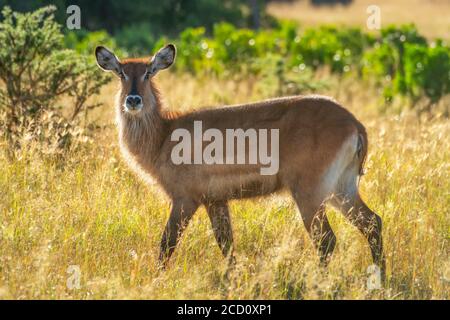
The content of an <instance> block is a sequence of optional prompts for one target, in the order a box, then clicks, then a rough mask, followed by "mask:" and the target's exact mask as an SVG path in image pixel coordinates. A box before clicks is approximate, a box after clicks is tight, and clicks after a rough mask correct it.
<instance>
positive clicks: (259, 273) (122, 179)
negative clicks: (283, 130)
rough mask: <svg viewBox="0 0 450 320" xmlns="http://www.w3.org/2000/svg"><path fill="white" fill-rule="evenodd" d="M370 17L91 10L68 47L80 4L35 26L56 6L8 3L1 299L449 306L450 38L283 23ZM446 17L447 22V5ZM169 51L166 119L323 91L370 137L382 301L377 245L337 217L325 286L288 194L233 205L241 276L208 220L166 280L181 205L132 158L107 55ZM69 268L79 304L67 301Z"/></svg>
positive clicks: (1, 89)
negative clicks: (226, 259) (382, 246)
mask: <svg viewBox="0 0 450 320" xmlns="http://www.w3.org/2000/svg"><path fill="white" fill-rule="evenodd" d="M361 2H364V0H361V1H354V2H353V3H350V2H348V3H346V4H345V6H332V7H329V6H325V7H320V8H318V9H317V7H316V5H317V4H318V2H311V3H312V4H311V3H310V4H305V3H306V2H305V1H304V2H298V3H296V2H295V3H290V4H285V3H281V4H279V3H277V2H271V3H269V5H268V6H266V4H265V3H264V2H262V1H248V2H244V3H241V2H238V1H215V0H202V1H195V2H194V1H167V2H164V3H163V4H162V3H160V2H157V3H156V2H155V4H154V5H148V4H147V3H148V2H144V1H136V2H133V5H131V2H130V3H129V4H127V3H125V2H119V1H103V2H92V1H90V2H89V3H88V2H85V1H78V2H76V4H78V5H80V7H81V9H82V26H83V29H82V30H80V31H70V30H67V29H66V28H65V27H64V23H65V18H66V14H65V8H66V1H51V3H53V4H56V5H57V7H56V8H54V9H52V8H46V9H39V10H38V11H35V12H34V13H31V10H34V9H37V8H39V7H42V6H43V5H45V4H48V3H50V1H13V2H10V1H5V0H1V1H0V5H4V4H9V5H11V7H12V8H13V9H14V10H19V11H21V12H23V13H22V14H18V13H13V12H12V11H11V10H10V9H6V8H4V9H3V11H2V18H1V19H2V20H1V23H0V42H1V43H2V47H1V48H0V134H1V138H0V248H1V249H0V297H2V298H16V299H21V298H84V299H92V298H230V299H253V298H267V299H268V298H277V299H279V298H281V299H307V298H327V299H341V298H387V299H432V298H441V299H442V298H444V299H448V298H449V281H450V280H449V279H450V263H449V261H450V259H449V258H450V257H449V252H450V250H449V240H450V212H449V210H448V208H449V205H450V203H449V197H448V190H449V187H450V185H449V181H450V179H449V178H450V177H449V172H450V170H449V156H450V155H449V152H448V150H450V145H449V140H448V136H449V134H450V132H449V131H450V126H449V119H448V116H449V105H450V103H449V93H450V92H449V91H450V48H449V46H448V43H447V41H448V40H449V39H448V38H446V37H444V38H443V39H440V38H439V36H440V35H441V33H440V32H438V31H439V30H442V28H444V29H445V28H447V29H450V25H449V24H448V21H447V24H446V25H444V26H443V27H442V23H441V24H439V28H433V29H432V30H435V31H436V33H435V34H433V31H432V30H431V29H430V28H427V27H426V26H427V24H425V23H422V24H421V25H422V26H425V27H422V29H421V28H417V27H416V26H414V25H413V24H410V22H411V19H403V20H401V21H400V22H401V23H402V24H401V25H385V24H384V23H383V28H382V30H380V31H379V32H372V31H368V30H366V29H365V24H362V23H357V24H354V25H341V24H332V23H330V21H328V20H325V19H323V21H318V22H317V23H309V22H308V20H307V19H304V20H305V21H306V22H308V23H307V24H308V25H307V26H303V25H302V23H300V24H299V23H298V22H297V21H295V20H297V19H296V18H295V17H292V16H290V17H291V18H294V19H293V20H294V21H286V20H283V19H279V18H276V17H277V16H278V17H279V16H280V15H281V16H283V15H285V16H289V15H292V13H289V14H283V12H286V10H287V9H286V8H291V10H287V12H290V11H294V8H299V7H301V8H302V10H301V12H300V11H299V16H300V17H303V15H304V14H305V12H304V11H305V10H310V11H309V12H310V15H311V16H312V15H313V13H314V15H316V13H317V15H316V16H321V12H323V11H325V12H327V10H331V11H332V12H340V13H341V15H338V18H339V19H343V16H342V12H344V13H345V12H353V11H352V10H354V8H358V6H360V3H361ZM379 2H381V3H380V5H381V7H382V10H383V8H384V6H386V7H388V6H390V5H391V3H390V2H388V1H386V2H385V1H379ZM100 3H102V4H101V5H100ZM70 4H72V3H70ZM289 6H290V7H289ZM431 6H435V8H436V12H435V16H436V18H435V19H433V20H435V21H440V16H439V13H440V12H442V14H444V12H445V10H442V4H441V3H440V2H439V1H437V2H436V4H433V5H431ZM150 8H151V9H152V10H150ZM388 8H389V7H388ZM136 9H139V10H136ZM406 9H408V10H411V8H406V7H402V6H401V5H400V6H399V7H397V9H396V10H397V12H400V11H402V10H406ZM414 10H416V13H417V12H420V11H422V10H432V9H430V8H427V9H420V8H416V9H414ZM150 11H151V12H150ZM297 11H298V10H297ZM53 13H54V14H55V17H53ZM119 13H120V14H119ZM280 13H281V14H280ZM360 14H361V15H362V16H363V17H366V16H367V15H366V14H365V11H364V10H363V11H362V12H361V13H360ZM106 16H107V17H115V18H114V19H110V18H108V19H105V18H104V17H106ZM351 16H354V12H353V13H352V14H351ZM382 17H384V16H382ZM429 19H431V18H429ZM302 21H303V20H302V19H300V22H302ZM418 21H419V22H420V21H422V20H420V19H418ZM323 22H326V24H324V23H323ZM168 41H171V42H175V43H176V45H177V47H178V50H179V51H178V57H177V61H176V64H175V66H174V68H172V69H171V70H170V72H164V73H161V75H158V78H157V81H158V83H159V85H160V87H161V90H162V92H163V93H164V101H165V103H166V105H167V107H168V108H171V109H174V110H181V111H189V110H191V109H193V108H201V107H202V106H207V105H223V104H235V103H244V102H249V101H255V100H259V99H264V98H269V97H274V96H279V95H287V94H307V93H313V92H316V93H321V94H328V95H331V96H334V97H335V98H337V99H338V100H339V101H340V102H341V103H343V104H344V105H345V106H346V107H348V108H349V109H350V110H351V111H352V112H354V113H355V114H356V116H357V117H358V118H359V119H361V120H362V122H363V123H364V124H365V125H366V126H367V127H368V131H369V139H370V142H371V144H370V153H369V159H368V163H367V167H368V168H367V169H368V170H367V171H368V174H367V175H366V176H365V177H364V178H363V179H362V182H361V184H362V189H363V195H364V198H365V199H367V201H368V203H369V204H370V206H371V207H373V208H374V209H375V211H377V212H378V213H380V215H381V216H382V217H383V219H384V221H385V224H384V225H385V229H384V236H385V242H386V252H387V258H388V282H387V284H386V286H385V287H384V288H383V289H381V290H375V291H370V290H368V289H367V287H366V281H367V274H366V269H367V266H368V265H370V263H371V262H370V256H369V252H368V248H367V246H366V243H365V241H364V239H363V238H362V237H361V236H360V235H359V234H358V232H357V231H356V230H354V229H353V228H352V227H350V225H348V224H347V223H346V221H345V220H344V219H343V218H342V216H340V215H338V214H336V213H335V212H334V211H333V210H330V212H329V216H330V219H331V220H332V225H333V227H334V229H335V230H336V233H337V236H338V242H339V245H338V248H337V252H336V255H335V256H334V258H333V262H332V264H331V266H330V269H329V270H328V271H326V272H325V271H324V270H322V269H320V268H319V267H318V265H317V258H316V255H315V253H314V249H313V248H312V245H311V243H310V241H309V239H308V236H307V234H306V232H305V231H304V229H303V226H302V223H301V219H300V218H299V217H298V215H297V213H296V209H295V206H294V204H293V203H292V201H291V200H290V199H289V196H288V195H277V196H272V197H269V198H266V199H257V200H254V201H240V202H235V203H232V217H233V226H234V230H235V234H236V236H235V238H236V245H237V260H238V262H237V266H236V268H235V269H234V270H232V271H231V272H227V270H226V264H225V263H223V265H221V264H220V263H219V264H218V263H217V261H222V259H221V257H220V252H219V250H218V248H217V246H216V244H215V240H214V237H213V235H212V231H211V230H210V226H209V222H208V221H207V218H206V214H205V213H204V212H203V211H201V212H199V213H198V214H197V216H196V219H194V222H193V223H192V225H190V227H189V228H188V230H187V233H186V235H185V236H184V237H183V240H182V242H181V247H180V250H178V251H177V252H176V254H175V256H174V260H173V261H172V263H171V266H170V268H169V269H168V270H167V271H165V272H160V271H158V270H157V269H156V257H157V254H158V247H159V239H160V236H161V232H162V229H163V226H164V224H165V220H166V218H167V215H168V210H169V203H168V201H167V199H166V198H165V196H164V195H163V194H161V192H160V190H159V189H158V187H157V186H156V185H152V186H149V187H147V186H145V185H144V184H143V183H142V182H141V181H139V180H138V179H137V178H136V177H135V176H134V175H133V174H132V173H131V172H130V170H129V169H128V168H126V166H125V165H124V163H123V162H122V160H121V159H120V155H119V152H118V147H117V144H116V142H115V141H116V139H115V136H116V131H115V128H114V120H113V119H114V111H113V102H114V95H115V92H116V89H117V85H116V84H113V83H111V84H109V82H110V80H111V79H110V78H109V77H107V76H105V75H104V74H102V73H101V72H99V71H98V70H97V68H96V66H95V62H94V60H93V54H92V52H93V49H94V48H95V46H96V45H98V44H103V45H106V46H108V47H110V48H111V49H114V50H115V51H116V53H117V54H118V55H119V56H120V57H125V56H138V55H149V54H151V52H153V51H155V50H156V49H158V48H159V47H160V46H162V45H163V43H166V42H168ZM114 82H115V81H114ZM98 93H100V94H98ZM71 265H78V266H80V270H81V276H82V279H81V288H80V289H74V290H71V289H70V288H68V287H67V285H66V282H67V279H68V277H69V276H70V274H69V273H67V272H68V268H69V266H71Z"/></svg>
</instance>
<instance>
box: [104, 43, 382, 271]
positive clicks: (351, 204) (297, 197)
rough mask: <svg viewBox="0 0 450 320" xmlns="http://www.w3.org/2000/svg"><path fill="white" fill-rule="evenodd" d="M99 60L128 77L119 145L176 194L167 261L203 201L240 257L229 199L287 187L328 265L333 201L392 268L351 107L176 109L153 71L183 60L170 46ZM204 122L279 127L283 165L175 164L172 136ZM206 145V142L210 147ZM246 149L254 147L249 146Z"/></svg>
mask: <svg viewBox="0 0 450 320" xmlns="http://www.w3.org/2000/svg"><path fill="white" fill-rule="evenodd" d="M95 55H96V59H97V63H98V65H99V67H100V68H101V69H103V70H104V71H110V72H113V73H114V74H115V75H117V76H118V77H119V78H120V90H119V92H118V95H117V102H116V117H117V119H116V120H117V123H118V129H119V130H118V131H119V145H120V148H121V152H122V154H123V156H124V158H125V159H126V161H127V162H128V164H129V165H130V166H131V167H132V168H134V170H135V171H136V172H137V173H138V174H139V175H142V176H151V177H152V178H153V179H154V180H156V181H157V183H158V184H159V185H160V186H161V187H162V189H163V190H164V191H165V193H166V194H167V195H168V197H169V198H170V199H171V202H172V203H171V212H170V216H169V219H168V221H167V224H166V226H165V229H164V231H163V234H162V240H161V246H160V255H159V262H160V265H161V266H163V267H165V266H166V265H167V262H168V261H169V258H170V257H171V255H172V253H173V252H174V250H175V247H176V245H177V243H178V241H179V239H180V236H181V235H182V232H183V230H184V229H185V227H186V226H187V224H188V222H189V220H191V218H192V216H193V215H194V213H195V212H196V210H197V209H198V208H199V206H201V205H203V206H204V207H205V208H206V211H207V213H208V216H209V219H210V221H211V224H212V228H213V231H214V236H215V238H216V240H217V243H218V245H219V248H220V249H221V252H222V254H223V255H224V256H225V257H232V256H233V254H234V252H233V232H232V226H231V219H230V212H229V208H228V202H229V201H230V200H234V199H243V198H250V197H259V196H264V195H269V194H273V193H275V192H278V191H281V190H288V191H290V193H291V194H292V197H293V199H294V201H295V203H296V205H297V207H298V209H299V211H300V214H301V217H302V220H303V222H304V225H305V227H306V230H307V231H308V233H309V235H310V238H311V239H312V241H313V243H314V244H315V247H316V248H317V250H318V253H319V257H320V262H321V263H323V264H324V265H327V263H328V261H329V259H330V256H331V254H332V252H333V250H334V248H335V244H336V236H335V234H334V233H333V230H332V228H331V226H330V223H329V221H328V219H327V216H326V212H325V205H326V204H327V203H330V204H331V205H333V206H334V207H336V208H337V209H338V210H340V212H341V213H342V214H343V215H344V216H345V217H347V218H348V220H349V221H350V222H351V223H352V224H353V225H354V226H356V227H357V228H358V229H359V230H360V231H361V232H362V234H363V235H364V236H365V237H366V239H367V241H368V243H369V246H370V250H371V253H372V258H373V261H374V263H375V264H376V265H377V266H378V267H379V268H380V270H381V273H382V275H383V276H384V272H385V258H384V255H383V244H382V221H381V218H380V216H378V215H377V214H376V213H375V212H373V211H372V210H371V209H369V207H368V206H367V205H366V204H365V202H364V201H363V200H362V199H361V196H360V194H359V191H358V185H359V178H360V176H361V175H362V174H363V167H364V162H365V159H366V157H367V151H368V140H367V133H366V130H365V128H364V126H363V125H362V124H361V123H360V122H359V121H358V120H357V119H356V118H355V117H354V116H353V114H351V113H350V112H349V111H348V110H347V109H345V108H344V107H342V106H341V105H340V104H338V103H337V102H336V101H334V100H333V99H331V98H328V97H324V96H292V97H282V98H276V99H271V100H266V101H260V102H255V103H251V104H243V105H235V106H225V107H218V108H212V109H202V110H200V111H192V112H189V113H184V114H180V115H173V113H170V112H169V111H167V110H166V109H165V108H163V106H162V102H161V94H160V92H159V90H158V89H157V87H156V85H155V81H154V76H155V75H156V74H157V73H158V72H159V71H160V70H164V69H167V68H169V67H170V66H171V65H172V64H173V63H174V61H175V56H176V49H175V46H174V45H172V44H168V45H166V46H165V47H163V48H161V49H160V50H159V51H158V52H157V53H156V54H155V55H154V56H152V57H151V58H140V59H126V60H123V61H120V60H119V59H118V58H117V57H116V56H115V55H114V53H113V52H112V51H110V50H109V49H107V48H105V47H103V46H99V47H97V48H96V50H95ZM196 121H201V122H202V125H203V127H204V129H208V128H215V129H217V130H220V132H225V130H226V129H238V128H240V129H243V130H247V129H251V128H253V129H268V130H271V129H278V130H279V170H278V171H277V173H276V174H273V175H262V174H260V170H259V169H260V167H261V164H252V165H248V164H205V163H203V164H174V163H173V161H172V160H171V151H172V149H173V148H174V146H175V145H176V142H175V141H173V139H171V133H172V132H174V131H175V130H177V129H185V130H187V131H188V132H190V133H192V132H193V130H194V122H196ZM203 147H204V145H203ZM248 151H249V150H248V148H247V149H246V152H248Z"/></svg>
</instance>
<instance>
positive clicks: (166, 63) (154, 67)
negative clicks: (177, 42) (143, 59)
mask: <svg viewBox="0 0 450 320" xmlns="http://www.w3.org/2000/svg"><path fill="white" fill-rule="evenodd" d="M176 54H177V50H176V48H175V46H174V45H173V44H168V45H167V46H165V47H164V48H162V49H160V50H159V51H158V52H157V53H156V54H155V55H154V56H153V58H152V60H151V61H150V65H149V67H148V72H149V73H150V74H151V75H154V74H156V73H157V72H158V71H159V70H164V69H167V68H168V67H170V66H171V65H172V64H173V62H174V61H175V56H176Z"/></svg>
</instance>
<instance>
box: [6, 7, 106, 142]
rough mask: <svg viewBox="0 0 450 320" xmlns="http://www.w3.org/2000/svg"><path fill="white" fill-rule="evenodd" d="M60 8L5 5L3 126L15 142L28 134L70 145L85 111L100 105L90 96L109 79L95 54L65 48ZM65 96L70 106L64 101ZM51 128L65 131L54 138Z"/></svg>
mask: <svg viewBox="0 0 450 320" xmlns="http://www.w3.org/2000/svg"><path fill="white" fill-rule="evenodd" d="M54 10H55V9H54V7H44V8H41V9H38V10H36V11H35V12H31V13H17V12H12V10H11V9H10V8H8V7H5V8H4V9H3V11H2V14H3V18H4V20H3V22H2V23H1V24H0V42H1V43H2V46H1V47H0V80H1V81H2V82H3V86H0V115H1V121H2V122H3V123H1V124H0V130H1V133H2V134H3V135H5V136H6V138H7V139H8V141H9V142H10V144H11V145H15V146H17V145H18V143H19V141H21V138H23V137H24V136H27V137H28V138H31V139H35V140H38V141H41V142H44V143H47V144H49V143H50V144H53V146H52V147H51V148H53V149H64V148H66V147H68V146H69V145H70V142H71V141H72V138H73V137H76V136H78V134H79V133H80V130H79V128H78V127H77V126H78V125H79V124H80V118H81V117H80V115H82V114H86V113H87V112H88V111H89V110H91V109H93V108H95V107H97V106H98V105H95V104H88V98H89V97H90V96H91V95H93V94H97V93H99V90H100V88H101V87H102V86H103V85H104V84H106V83H107V82H108V80H109V78H108V77H105V76H104V75H103V74H102V73H101V72H99V71H98V70H97V67H96V66H95V64H94V63H93V61H92V60H91V59H90V58H87V57H85V56H83V55H80V54H78V53H76V52H75V51H73V50H67V49H63V35H62V33H61V31H60V26H59V25H58V24H57V23H56V22H55V21H54V17H53V12H54ZM62 98H65V103H64V104H65V105H64V108H61V107H59V106H58V103H60V102H61V99H62ZM52 122H55V123H52ZM49 128H51V130H53V133H54V136H56V137H58V136H59V137H60V139H57V141H53V142H54V143H53V142H52V141H49V140H48V139H46V133H45V131H46V130H47V129H49ZM55 130H56V132H55Z"/></svg>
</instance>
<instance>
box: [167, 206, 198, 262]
mask: <svg viewBox="0 0 450 320" xmlns="http://www.w3.org/2000/svg"><path fill="white" fill-rule="evenodd" d="M197 208H198V204H197V203H195V202H194V201H192V200H185V199H183V200H181V199H176V200H173V203H172V210H171V212H170V217H169V220H168V221H167V224H166V228H165V229H164V233H163V236H162V239H161V252H160V254H159V262H160V264H161V265H162V266H163V267H164V266H165V265H166V264H167V262H168V261H169V259H170V256H171V255H172V253H173V251H174V250H175V247H176V246H177V243H178V240H179V238H180V236H181V234H182V233H183V231H184V229H185V228H186V226H187V224H188V223H189V221H190V220H191V218H192V216H193V215H194V213H195V211H196V210H197Z"/></svg>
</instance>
